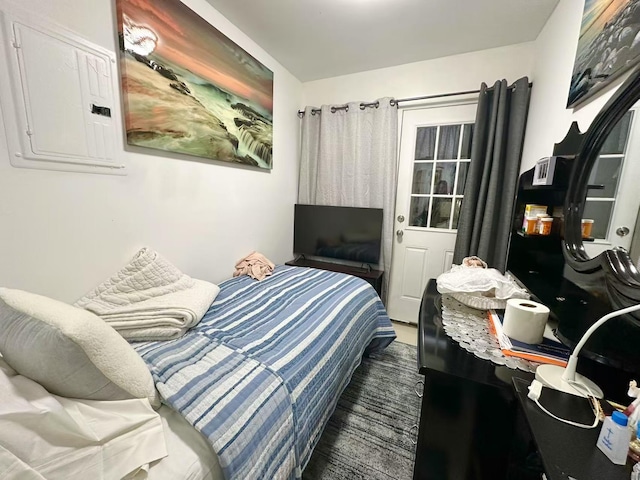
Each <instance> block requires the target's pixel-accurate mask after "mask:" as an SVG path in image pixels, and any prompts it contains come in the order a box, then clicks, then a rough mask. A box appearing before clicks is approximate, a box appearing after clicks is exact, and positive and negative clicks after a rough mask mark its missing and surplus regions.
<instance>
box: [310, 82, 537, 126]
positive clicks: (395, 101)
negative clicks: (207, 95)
mask: <svg viewBox="0 0 640 480" xmlns="http://www.w3.org/2000/svg"><path fill="white" fill-rule="evenodd" d="M532 86H533V83H531V82H529V88H531V87H532ZM507 88H508V89H510V90H511V89H514V88H516V85H515V83H514V84H513V85H509V86H508V87H507ZM489 90H493V87H488V88H487V89H486V91H489ZM475 93H480V90H466V91H463V92H452V93H439V94H437V95H423V96H420V97H408V98H398V99H395V98H392V99H391V100H389V104H390V105H391V106H392V107H393V106H395V105H398V104H399V103H400V102H415V101H418V100H432V99H434V98H446V97H457V96H460V95H472V94H475ZM379 106H380V102H370V103H364V102H363V103H361V104H360V110H364V109H365V108H366V107H376V108H378V107H379ZM338 110H346V111H349V105H339V106H337V107H331V113H336V112H337V111H338ZM321 112H322V110H321V109H320V108H314V109H312V110H311V114H312V115H315V114H316V113H321ZM298 117H300V118H302V117H304V110H298Z"/></svg>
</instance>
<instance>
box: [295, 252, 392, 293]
mask: <svg viewBox="0 0 640 480" xmlns="http://www.w3.org/2000/svg"><path fill="white" fill-rule="evenodd" d="M285 265H289V266H292V267H308V268H319V269H320V270H328V271H330V272H338V273H346V274H349V275H353V276H354V277H358V278H361V279H363V280H365V281H367V282H369V283H370V284H371V285H372V286H373V288H375V289H376V292H378V295H381V294H382V276H383V275H384V271H382V270H372V269H371V267H369V269H366V268H358V267H352V266H351V265H342V264H340V263H331V262H321V261H318V260H308V259H306V258H300V257H299V258H296V259H295V260H289V261H288V262H287V263H285Z"/></svg>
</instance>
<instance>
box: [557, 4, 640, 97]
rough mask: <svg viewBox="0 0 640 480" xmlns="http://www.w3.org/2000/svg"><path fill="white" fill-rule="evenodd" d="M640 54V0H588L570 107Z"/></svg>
mask: <svg viewBox="0 0 640 480" xmlns="http://www.w3.org/2000/svg"><path fill="white" fill-rule="evenodd" d="M639 58H640V0H585V5H584V13H583V15H582V26H581V28H580V38H579V41H578V50H577V51H576V59H575V63H574V66H573V73H572V76H571V86H570V87H569V99H568V102H567V108H571V107H575V106H577V105H579V104H580V103H582V102H584V101H585V100H587V99H588V98H589V97H591V96H593V95H594V94H595V93H596V92H598V91H599V90H602V89H603V88H604V87H606V86H607V85H609V84H610V83H611V82H612V81H614V80H615V79H616V78H618V77H620V75H621V74H623V73H624V72H625V71H627V70H629V69H630V68H631V67H633V66H635V65H637V63H638V60H639Z"/></svg>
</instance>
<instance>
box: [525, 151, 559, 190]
mask: <svg viewBox="0 0 640 480" xmlns="http://www.w3.org/2000/svg"><path fill="white" fill-rule="evenodd" d="M557 158H558V157H544V158H541V159H540V160H538V161H537V162H536V166H535V168H534V170H533V181H532V182H531V184H532V185H553V175H554V173H555V170H556V160H557Z"/></svg>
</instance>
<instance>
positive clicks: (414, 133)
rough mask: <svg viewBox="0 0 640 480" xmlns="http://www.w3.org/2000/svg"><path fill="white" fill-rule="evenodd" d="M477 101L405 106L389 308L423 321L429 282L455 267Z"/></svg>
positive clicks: (401, 316) (404, 317)
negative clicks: (423, 302)
mask: <svg viewBox="0 0 640 480" xmlns="http://www.w3.org/2000/svg"><path fill="white" fill-rule="evenodd" d="M475 116H476V104H475V103H473V104H464V105H454V106H445V107H433V108H424V109H419V110H404V111H403V112H402V117H401V118H402V123H401V125H402V126H401V131H400V156H399V162H398V163H399V167H398V168H399V171H398V191H397V196H396V218H395V228H394V231H395V232H396V235H395V237H394V244H393V255H392V258H391V277H390V281H389V297H388V301H387V311H388V312H389V316H390V317H391V318H392V319H393V320H399V321H402V322H409V323H417V322H418V310H419V307H420V299H421V298H422V292H423V291H424V288H425V286H426V285H427V281H428V280H429V279H430V278H435V277H437V276H438V275H440V274H441V273H442V272H444V271H446V270H448V269H449V268H451V262H452V260H453V249H454V247H455V241H456V228H457V226H458V216H459V213H460V204H461V203H462V196H463V192H464V183H465V180H466V176H467V171H468V168H469V157H470V154H471V139H472V137H473V123H474V120H475Z"/></svg>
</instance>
